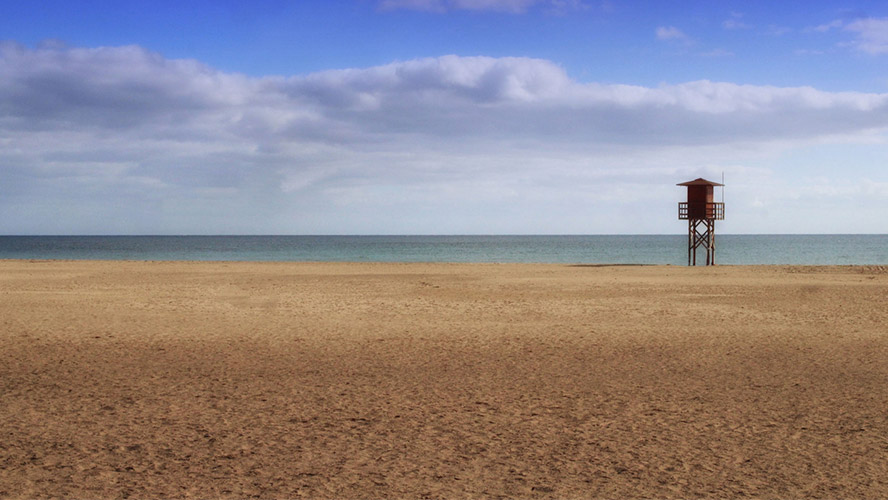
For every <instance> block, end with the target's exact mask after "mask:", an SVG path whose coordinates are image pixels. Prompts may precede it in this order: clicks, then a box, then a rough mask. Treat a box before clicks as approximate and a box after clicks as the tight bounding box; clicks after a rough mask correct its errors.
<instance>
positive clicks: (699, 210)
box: [678, 201, 725, 220]
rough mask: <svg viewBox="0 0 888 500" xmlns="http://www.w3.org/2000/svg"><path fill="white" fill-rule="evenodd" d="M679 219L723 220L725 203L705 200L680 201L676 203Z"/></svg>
mask: <svg viewBox="0 0 888 500" xmlns="http://www.w3.org/2000/svg"><path fill="white" fill-rule="evenodd" d="M678 218H679V220H688V219H691V220H695V219H712V220H724V218H725V204H724V203H719V202H706V201H682V202H679V203H678Z"/></svg>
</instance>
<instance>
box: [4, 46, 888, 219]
mask: <svg viewBox="0 0 888 500" xmlns="http://www.w3.org/2000/svg"><path fill="white" fill-rule="evenodd" d="M886 127H888V95H886V94H872V93H857V92H824V91H820V90H817V89H814V88H809V87H798V88H781V87H768V86H752V85H738V84H734V83H727V82H710V81H695V82H688V83H683V84H679V85H662V86H659V87H653V88H651V87H641V86H632V85H618V84H599V83H583V82H579V81H576V80H575V79H572V78H571V77H570V76H569V75H568V74H567V73H566V72H565V71H564V70H563V69H562V68H561V67H559V66H558V65H557V64H555V63H553V62H551V61H546V60H539V59H526V58H488V57H456V56H444V57H437V58H428V59H418V60H412V61H403V62H396V63H392V64H388V65H384V66H378V67H372V68H360V69H342V70H331V71H325V72H320V73H314V74H309V75H301V76H293V77H288V78H284V77H267V78H251V77H247V76H244V75H239V74H232V73H224V72H220V71H217V70H215V69H213V68H211V67H209V66H207V65H204V64H201V63H200V62H197V61H193V60H170V59H166V58H164V57H162V56H161V55H158V54H156V53H153V52H150V51H148V50H145V49H143V48H140V47H135V46H129V47H104V48H68V47H59V46H48V47H44V48H28V47H24V46H22V45H19V44H15V43H4V44H2V45H0V171H2V172H3V177H4V182H3V185H2V187H0V208H2V209H3V211H4V213H7V214H9V215H10V217H8V218H7V221H6V222H4V223H3V225H2V226H0V232H5V233H23V232H24V233H29V232H56V233H66V232H112V233H113V232H124V233H133V232H135V233H139V232H142V233H145V232H148V233H158V232H163V233H168V232H192V233H193V232H212V233H228V232H230V233H239V232H246V233H331V232H332V233H336V232H339V233H341V232H395V233H397V232H411V233H423V232H425V233H442V232H445V233H446V232H494V233H495V232H639V231H640V232H658V230H657V227H661V230H660V231H659V232H671V231H670V230H671V229H672V228H671V227H669V226H666V227H665V228H663V227H662V225H663V224H664V223H665V222H664V221H667V220H668V221H671V220H672V219H673V218H674V217H673V215H674V214H672V213H671V211H670V212H669V213H666V214H665V215H664V216H663V218H662V219H658V220H655V221H652V222H650V223H649V225H644V224H642V225H641V226H636V227H633V226H632V224H631V223H630V222H629V221H632V220H635V219H633V212H641V211H643V209H642V207H644V206H645V204H647V203H650V200H652V199H653V200H663V199H667V198H670V199H671V197H672V196H673V195H674V193H673V192H672V190H671V188H672V184H674V183H675V182H678V181H681V180H687V179H683V178H681V177H683V176H689V175H692V174H693V175H696V174H698V173H707V172H709V173H710V175H712V173H713V172H714V171H716V170H717V169H722V170H724V169H725V168H728V169H729V170H730V171H731V172H738V173H739V172H747V173H750V172H752V173H753V174H754V175H757V176H758V179H763V178H764V177H767V176H769V175H773V174H772V173H768V171H767V169H764V170H763V169H758V170H757V169H756V168H755V167H754V166H744V165H742V164H738V162H737V159H736V158H737V156H736V155H737V152H738V151H742V152H744V153H743V154H744V155H746V157H747V158H752V157H756V155H762V154H766V152H768V151H776V150H782V149H781V148H783V149H785V148H789V147H793V146H792V145H798V144H817V143H820V142H824V141H833V142H835V141H839V142H842V141H847V140H855V141H857V140H859V138H860V137H872V138H874V139H873V140H878V141H880V140H881V137H882V135H881V134H882V132H883V131H884V130H885V128H886ZM849 138H851V139H849ZM731 169H733V170H731ZM756 172H758V173H756ZM750 175H752V174H750ZM812 193H813V191H812ZM821 194H822V193H821ZM758 195H761V193H758ZM874 196H876V195H874ZM758 198H761V196H758ZM582 207H586V211H585V212H584V213H582V214H580V215H574V216H572V217H569V216H568V214H576V213H577V210H578V209H580V208H582ZM591 207H597V208H591ZM667 210H671V202H670V205H669V206H668V208H667ZM617 212H621V213H623V216H622V217H615V213H617ZM442 214H443V215H442ZM16 216H20V217H19V218H17V217H16ZM16 221H27V223H25V222H16ZM584 227H588V228H589V229H587V230H585V231H584V230H583V228H584ZM35 228H36V229H35ZM639 228H640V229H639Z"/></svg>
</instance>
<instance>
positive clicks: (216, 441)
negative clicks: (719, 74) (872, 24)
mask: <svg viewBox="0 0 888 500" xmlns="http://www.w3.org/2000/svg"><path fill="white" fill-rule="evenodd" d="M0 342H2V346H3V348H2V349H0V497H3V498H46V497H66V498H123V497H131V498H159V497H163V498H166V497H177V498H178V497H189V496H191V497H199V498H227V497H231V498H247V497H262V498H301V497H307V498H392V497H395V498H495V497H510V498H536V497H557V498H625V497H658V498H690V497H700V496H706V497H739V496H754V497H764V498H799V497H826V498H837V497H856V498H879V497H882V498H884V497H888V410H886V408H888V269H885V268H881V267H726V266H719V267H715V268H702V267H698V268H685V267H671V266H652V267H646V266H645V267H637V266H631V267H630V266H626V267H622V266H607V267H594V266H566V265H528V264H517V265H512V264H507V265H506V264H504V265H496V264H469V265H466V264H364V263H361V264H340V263H335V264H312V263H194V262H183V263H160V262H96V261H80V262H78V261H67V262H62V261H36V262H28V261H0Z"/></svg>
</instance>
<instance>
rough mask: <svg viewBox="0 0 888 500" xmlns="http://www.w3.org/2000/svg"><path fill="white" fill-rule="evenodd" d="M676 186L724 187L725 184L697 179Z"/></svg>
mask: <svg viewBox="0 0 888 500" xmlns="http://www.w3.org/2000/svg"><path fill="white" fill-rule="evenodd" d="M676 186H724V184H719V183H718V182H712V181H707V180H706V179H704V178H702V177H697V178H696V179H694V180H692V181H688V182H682V183H681V184H676Z"/></svg>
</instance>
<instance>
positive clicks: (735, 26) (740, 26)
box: [722, 12, 752, 30]
mask: <svg viewBox="0 0 888 500" xmlns="http://www.w3.org/2000/svg"><path fill="white" fill-rule="evenodd" d="M742 19H743V14H742V13H740V12H731V17H730V18H729V19H726V20H725V21H724V22H722V28H724V29H726V30H745V29H750V28H752V26H751V25H749V24H746V23H744V22H743V21H742Z"/></svg>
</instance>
